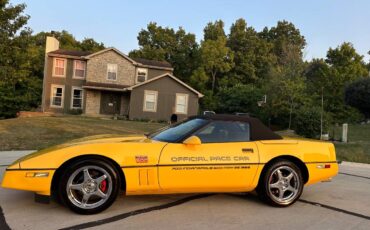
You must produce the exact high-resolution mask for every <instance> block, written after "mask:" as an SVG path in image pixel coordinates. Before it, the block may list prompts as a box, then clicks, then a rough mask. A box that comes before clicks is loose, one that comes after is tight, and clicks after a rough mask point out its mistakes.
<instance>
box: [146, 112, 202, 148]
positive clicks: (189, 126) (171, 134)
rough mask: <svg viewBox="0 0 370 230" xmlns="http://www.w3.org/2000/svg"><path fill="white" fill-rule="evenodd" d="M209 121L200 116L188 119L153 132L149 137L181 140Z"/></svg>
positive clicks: (166, 140) (170, 140)
mask: <svg viewBox="0 0 370 230" xmlns="http://www.w3.org/2000/svg"><path fill="white" fill-rule="evenodd" d="M207 123H208V121H207V120H205V119H199V118H196V119H191V120H187V121H184V122H182V123H179V124H175V125H173V126H168V127H166V128H165V129H164V130H160V131H158V132H156V133H153V134H151V135H149V138H150V139H152V140H156V141H164V142H170V143H174V142H177V141H179V140H181V139H182V138H184V137H185V136H187V135H188V134H190V133H191V132H194V131H195V130H198V129H199V128H201V127H203V126H204V125H205V124H207Z"/></svg>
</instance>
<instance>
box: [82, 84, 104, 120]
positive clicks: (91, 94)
mask: <svg viewBox="0 0 370 230" xmlns="http://www.w3.org/2000/svg"><path fill="white" fill-rule="evenodd" d="M100 98H101V93H100V91H96V90H86V98H85V103H86V104H85V106H86V107H85V114H87V115H98V114H100Z"/></svg>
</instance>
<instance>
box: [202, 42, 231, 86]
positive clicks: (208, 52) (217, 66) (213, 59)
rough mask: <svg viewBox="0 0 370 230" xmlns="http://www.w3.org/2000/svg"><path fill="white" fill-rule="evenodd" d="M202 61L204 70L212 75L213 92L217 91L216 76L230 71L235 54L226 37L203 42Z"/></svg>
mask: <svg viewBox="0 0 370 230" xmlns="http://www.w3.org/2000/svg"><path fill="white" fill-rule="evenodd" d="M200 53H201V61H202V62H201V63H202V67H203V68H204V70H205V71H206V72H207V73H208V74H210V75H211V77H212V87H211V89H212V92H214V91H215V86H216V78H217V76H218V75H219V74H220V73H225V72H228V71H229V70H230V69H231V68H232V67H233V66H234V63H233V59H234V55H233V53H232V51H231V50H230V48H228V47H227V46H226V38H223V37H220V38H218V39H217V40H205V41H203V42H202V45H201V49H200Z"/></svg>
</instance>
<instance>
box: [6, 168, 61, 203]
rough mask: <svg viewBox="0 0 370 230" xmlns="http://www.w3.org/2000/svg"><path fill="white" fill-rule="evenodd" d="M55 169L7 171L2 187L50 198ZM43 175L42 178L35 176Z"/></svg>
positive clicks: (12, 169) (11, 169)
mask: <svg viewBox="0 0 370 230" xmlns="http://www.w3.org/2000/svg"><path fill="white" fill-rule="evenodd" d="M54 173H55V170H53V169H14V168H8V169H6V171H5V174H4V178H3V182H2V184H1V187H3V188H10V189H17V190H25V191H32V192H36V193H37V194H39V195H45V196H50V193H51V181H52V178H53V175H54ZM33 175H41V176H33Z"/></svg>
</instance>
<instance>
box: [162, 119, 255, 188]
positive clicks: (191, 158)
mask: <svg viewBox="0 0 370 230" xmlns="http://www.w3.org/2000/svg"><path fill="white" fill-rule="evenodd" d="M193 135H194V136H197V137H199V139H200V140H201V141H202V143H201V144H199V145H187V144H183V143H169V144H167V145H166V146H165V147H164V149H163V150H162V153H161V156H160V160H159V169H158V172H159V183H160V187H161V189H162V190H164V191H167V192H222V191H225V192H230V191H248V190H249V188H250V186H251V183H252V181H253V179H254V176H255V174H256V171H257V168H258V161H259V156H258V150H257V146H256V144H255V143H254V142H251V141H249V140H250V127H249V123H246V122H240V121H211V122H210V123H209V124H208V125H206V126H205V127H203V128H202V129H200V130H198V131H196V132H195V133H194V134H193Z"/></svg>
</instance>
